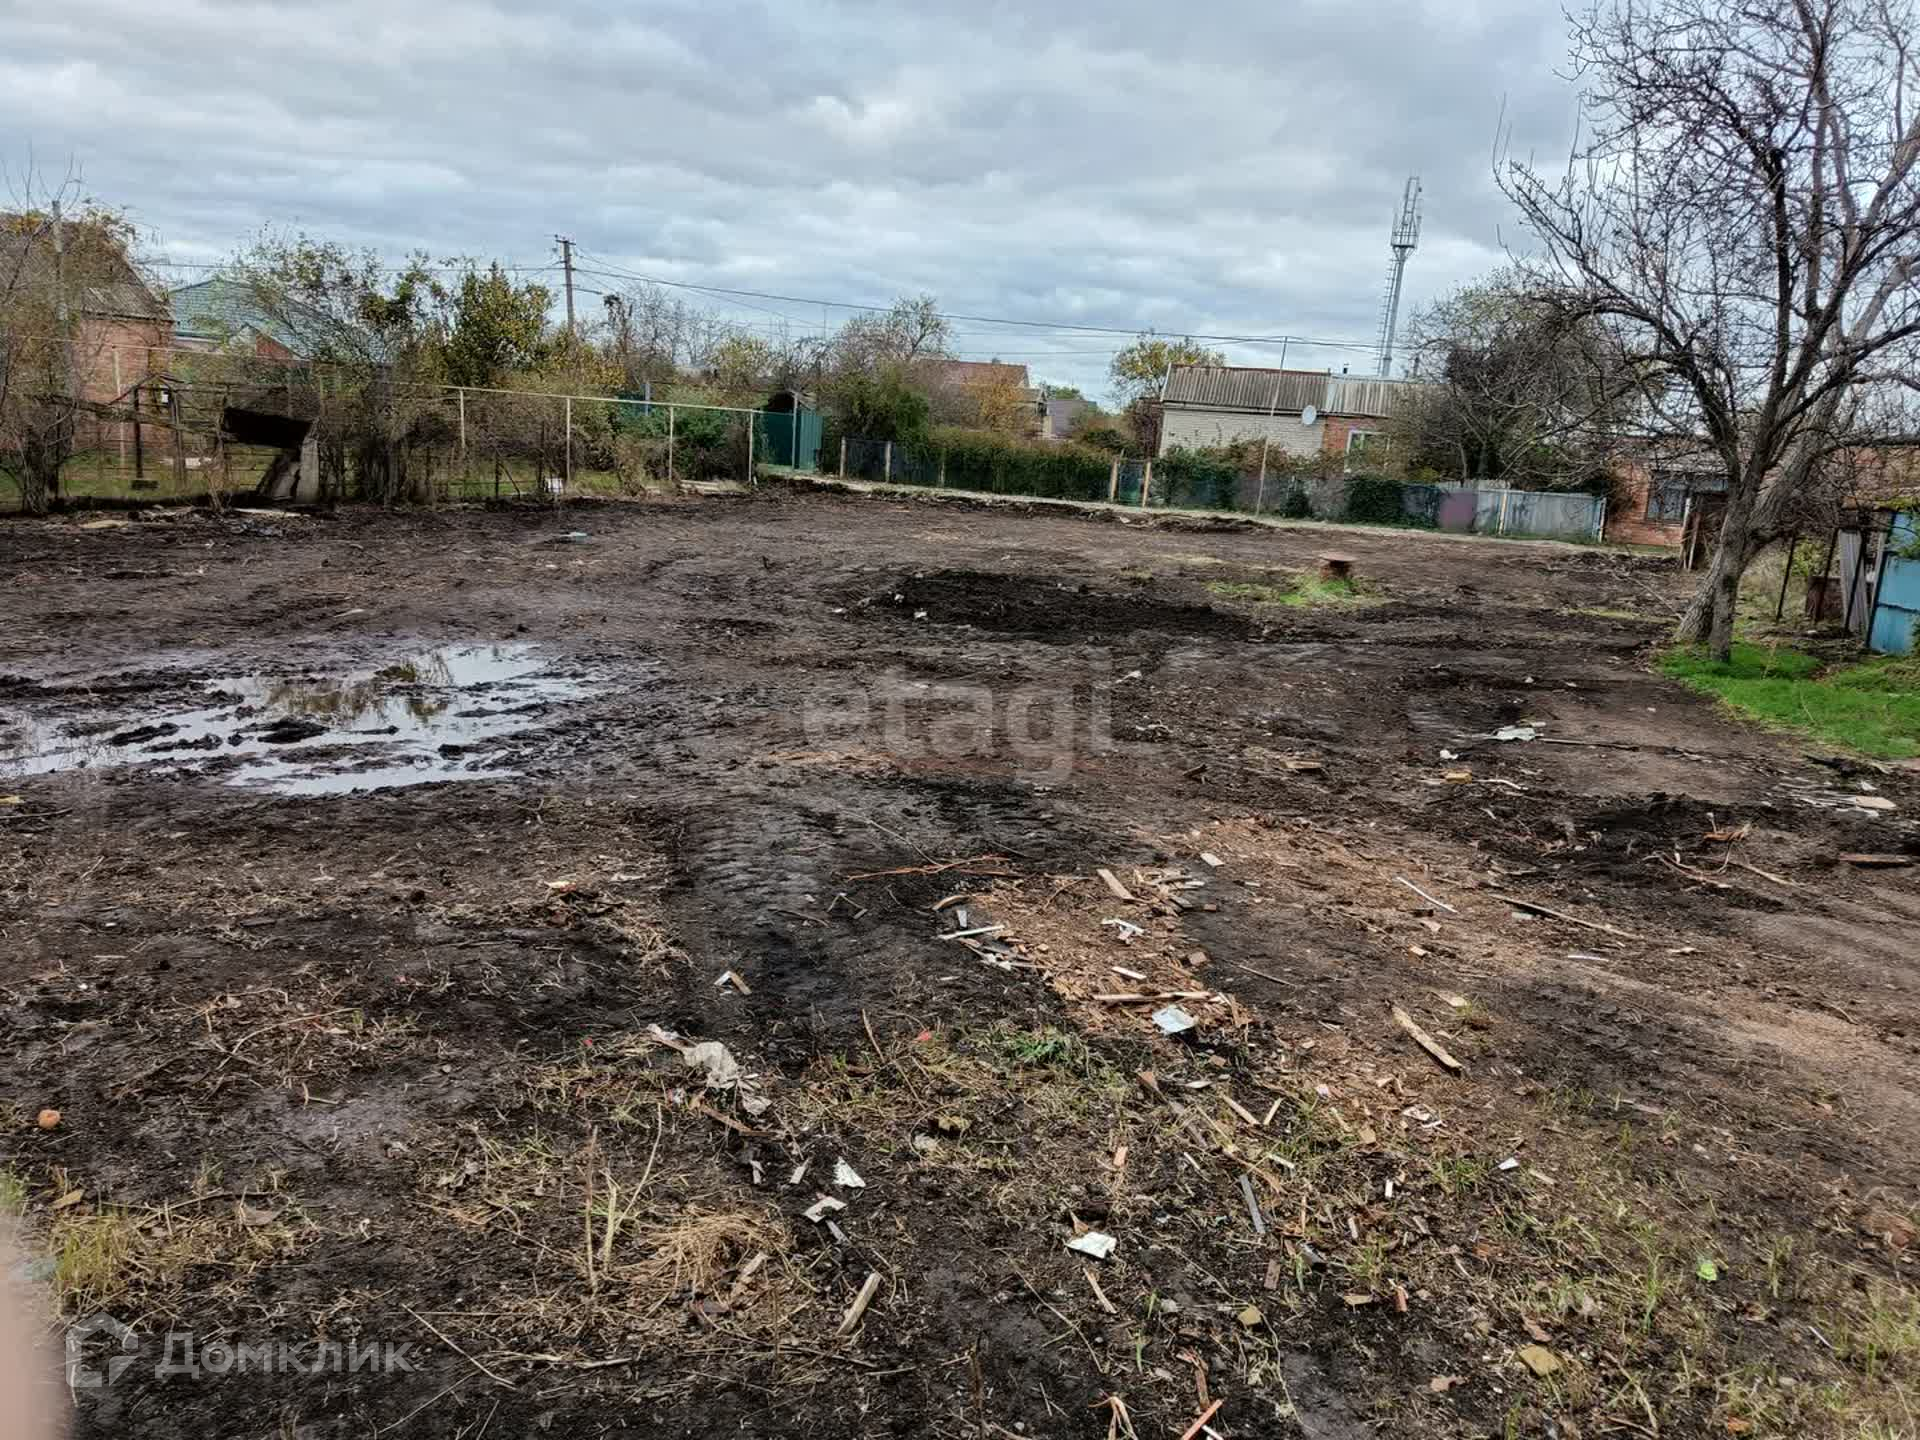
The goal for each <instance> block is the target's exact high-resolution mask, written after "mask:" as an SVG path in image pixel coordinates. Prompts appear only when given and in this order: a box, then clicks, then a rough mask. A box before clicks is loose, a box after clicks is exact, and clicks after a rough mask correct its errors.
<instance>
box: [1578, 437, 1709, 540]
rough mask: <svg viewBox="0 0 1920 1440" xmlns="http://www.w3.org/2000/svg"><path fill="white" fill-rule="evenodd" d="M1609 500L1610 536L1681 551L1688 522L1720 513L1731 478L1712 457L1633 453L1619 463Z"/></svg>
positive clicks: (1614, 471) (1608, 524)
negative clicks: (1728, 479) (1728, 480)
mask: <svg viewBox="0 0 1920 1440" xmlns="http://www.w3.org/2000/svg"><path fill="white" fill-rule="evenodd" d="M1613 474H1614V481H1613V487H1612V491H1611V494H1610V496H1609V499H1608V502H1607V538H1608V539H1609V540H1616V541H1618V542H1620V543H1621V544H1623V545H1659V546H1664V547H1666V548H1668V549H1674V550H1677V549H1679V548H1681V546H1682V544H1683V543H1684V541H1685V540H1686V537H1687V529H1688V525H1689V520H1690V519H1691V520H1693V521H1694V522H1695V523H1696V525H1697V523H1698V522H1699V521H1702V520H1705V519H1707V518H1709V517H1710V516H1712V515H1714V514H1716V513H1717V512H1718V510H1719V508H1720V506H1721V505H1722V504H1723V503H1724V501H1723V500H1722V498H1721V497H1723V496H1724V495H1725V494H1726V493H1727V475H1726V471H1725V470H1724V469H1723V468H1722V467H1721V465H1720V463H1719V462H1718V461H1717V460H1715V459H1713V458H1712V457H1709V456H1702V455H1688V454H1685V453H1675V454H1672V455H1659V456H1655V455H1652V454H1650V453H1641V454H1633V453H1629V454H1628V455H1627V456H1624V457H1622V458H1620V459H1618V460H1616V461H1615V462H1614V468H1613Z"/></svg>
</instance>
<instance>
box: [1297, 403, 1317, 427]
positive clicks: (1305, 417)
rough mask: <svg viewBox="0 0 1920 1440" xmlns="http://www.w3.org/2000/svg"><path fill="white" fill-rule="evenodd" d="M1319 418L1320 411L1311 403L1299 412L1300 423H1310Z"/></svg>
mask: <svg viewBox="0 0 1920 1440" xmlns="http://www.w3.org/2000/svg"><path fill="white" fill-rule="evenodd" d="M1319 418H1320V412H1319V411H1318V410H1316V409H1314V408H1313V406H1311V405H1309V406H1307V408H1306V409H1304V410H1302V411H1301V412H1300V423H1301V424H1302V425H1311V424H1312V423H1313V422H1314V421H1316V420H1318V419H1319Z"/></svg>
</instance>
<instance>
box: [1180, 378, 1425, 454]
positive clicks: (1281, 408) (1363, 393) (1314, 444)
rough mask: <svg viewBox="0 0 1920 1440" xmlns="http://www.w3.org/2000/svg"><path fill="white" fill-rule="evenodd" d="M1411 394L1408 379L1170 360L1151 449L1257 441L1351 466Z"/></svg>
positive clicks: (1202, 447)
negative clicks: (1157, 442) (1157, 435)
mask: <svg viewBox="0 0 1920 1440" xmlns="http://www.w3.org/2000/svg"><path fill="white" fill-rule="evenodd" d="M1414 393H1415V385H1414V382H1412V381H1408V380H1377V379H1372V378H1365V379H1362V378H1358V377H1350V376H1346V375H1335V374H1332V373H1331V372H1329V371H1325V370H1270V369H1265V368H1262V367H1258V366H1250V365H1176V366H1174V367H1173V369H1172V370H1171V371H1169V372H1168V375H1167V379H1166V383H1165V384H1164V385H1163V386H1162V387H1161V391H1160V447H1159V452H1158V453H1159V454H1162V455H1164V454H1166V453H1167V452H1168V451H1169V450H1175V449H1185V450H1205V449H1213V448H1216V447H1219V446H1226V445H1237V444H1239V443H1241V442H1243V441H1248V440H1262V439H1264V440H1266V441H1267V443H1268V445H1269V447H1270V449H1271V450H1272V452H1273V453H1274V454H1275V455H1290V456H1294V457H1296V458H1306V457H1310V456H1316V455H1318V456H1323V457H1329V458H1338V459H1339V461H1340V463H1341V464H1342V465H1343V466H1344V467H1345V468H1347V469H1352V468H1354V467H1355V466H1356V465H1358V464H1359V463H1360V457H1361V456H1362V455H1364V454H1365V453H1366V450H1367V447H1368V446H1369V445H1372V444H1375V443H1380V442H1383V441H1384V439H1385V433H1386V427H1387V422H1388V421H1389V420H1390V419H1391V418H1392V417H1393V416H1394V415H1395V414H1396V413H1398V411H1399V409H1400V407H1401V406H1402V405H1404V404H1405V403H1406V401H1407V399H1408V397H1409V396H1411V395H1412V394H1414Z"/></svg>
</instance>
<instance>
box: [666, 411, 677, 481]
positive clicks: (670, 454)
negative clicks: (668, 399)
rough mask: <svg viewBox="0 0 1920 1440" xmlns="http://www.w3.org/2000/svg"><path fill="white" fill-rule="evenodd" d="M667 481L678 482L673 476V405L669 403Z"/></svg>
mask: <svg viewBox="0 0 1920 1440" xmlns="http://www.w3.org/2000/svg"><path fill="white" fill-rule="evenodd" d="M667 483H668V484H669V485H676V484H678V483H679V482H678V481H677V480H675V479H674V478H673V407H672V406H671V405H669V406H667Z"/></svg>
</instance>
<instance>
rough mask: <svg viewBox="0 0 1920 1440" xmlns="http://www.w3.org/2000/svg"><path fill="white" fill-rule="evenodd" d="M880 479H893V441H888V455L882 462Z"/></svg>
mask: <svg viewBox="0 0 1920 1440" xmlns="http://www.w3.org/2000/svg"><path fill="white" fill-rule="evenodd" d="M880 478H881V479H882V480H891V479H893V441H891V440H889V441H887V448H886V453H885V455H884V456H883V457H882V459H881V462H880Z"/></svg>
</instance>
